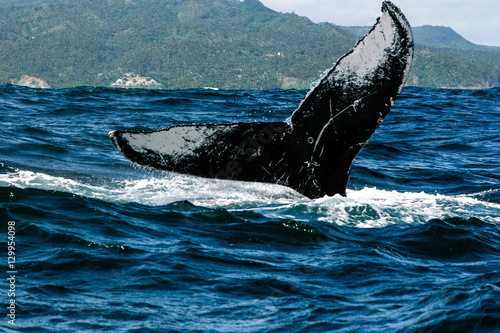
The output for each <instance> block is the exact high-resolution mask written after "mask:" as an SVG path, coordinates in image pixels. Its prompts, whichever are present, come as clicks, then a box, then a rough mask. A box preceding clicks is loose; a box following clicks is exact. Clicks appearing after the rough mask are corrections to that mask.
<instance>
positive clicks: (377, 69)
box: [109, 1, 413, 198]
mask: <svg viewBox="0 0 500 333" xmlns="http://www.w3.org/2000/svg"><path fill="white" fill-rule="evenodd" d="M412 61H413V37H412V33H411V28H410V25H409V23H408V21H407V20H406V18H405V17H404V15H403V14H402V13H401V11H400V10H399V9H398V8H397V7H396V6H394V5H393V4H392V3H391V2H389V1H384V2H383V3H382V14H381V16H380V17H379V18H378V20H377V22H376V23H375V25H374V26H373V28H372V29H371V30H370V32H369V33H368V34H367V35H366V36H365V37H363V38H362V39H361V40H360V41H359V42H358V43H357V44H356V46H355V47H354V49H353V50H351V51H350V52H348V53H346V54H345V55H344V56H342V57H341V58H340V59H339V60H338V61H337V63H336V64H335V65H334V66H333V67H332V68H330V69H329V70H327V71H326V72H325V74H324V75H323V77H322V78H321V79H320V80H319V81H318V83H317V84H316V85H315V87H314V88H312V89H311V90H310V91H309V93H308V94H307V96H306V97H305V99H304V100H303V101H302V103H301V104H300V106H299V107H298V109H297V110H295V111H294V112H293V114H292V115H291V116H290V118H288V119H287V121H286V122H253V123H234V124H201V125H183V126H172V127H169V128H166V129H161V130H157V131H143V132H135V131H120V130H117V131H113V132H110V134H109V136H110V138H111V140H112V142H113V144H114V145H115V147H116V148H117V149H118V151H119V152H120V153H121V154H123V156H125V157H126V158H128V159H130V160H131V161H133V162H135V163H138V164H141V165H145V166H148V167H152V168H155V169H160V170H166V171H171V172H177V173H183V174H190V175H195V176H200V177H208V178H223V179H232V180H240V181H251V182H265V183H276V184H281V185H285V186H288V187H291V188H293V189H295V190H296V191H298V192H300V193H302V194H303V195H305V196H308V197H310V198H318V197H322V196H325V195H328V196H333V195H335V194H341V195H345V193H346V187H347V183H348V180H349V174H350V169H351V164H352V161H353V160H354V158H355V157H356V155H357V154H358V153H359V151H360V150H361V149H362V148H363V146H364V145H365V144H366V142H367V141H368V139H369V138H370V137H371V136H372V135H373V133H374V132H375V130H376V129H377V128H378V127H379V125H380V124H381V123H382V121H383V120H384V118H385V117H386V115H387V114H388V113H389V111H390V109H391V107H392V105H393V104H394V101H395V100H396V97H397V96H398V94H399V93H400V91H401V89H402V88H403V86H404V83H405V81H406V78H407V77H408V73H409V71H410V67H411V64H412Z"/></svg>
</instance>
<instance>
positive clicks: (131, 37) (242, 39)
mask: <svg viewBox="0 0 500 333" xmlns="http://www.w3.org/2000/svg"><path fill="white" fill-rule="evenodd" d="M0 31H1V34H0V50H1V52H0V82H2V83H13V84H17V83H19V81H20V80H21V78H22V77H23V76H25V75H28V76H30V77H35V78H40V79H43V80H44V81H46V82H47V83H48V84H50V86H52V87H69V86H80V85H90V86H110V85H112V84H115V85H116V83H117V80H118V79H122V81H121V82H125V81H127V80H128V81H129V82H135V83H137V82H143V83H144V82H147V83H148V84H149V85H148V86H149V87H162V88H197V87H205V86H210V87H218V88H225V89H272V88H308V87H309V84H310V82H312V81H315V80H317V79H318V78H319V76H320V75H321V73H322V72H323V71H324V70H325V69H327V68H329V67H331V66H332V65H333V63H334V62H335V61H336V59H337V58H338V57H339V56H341V55H342V54H343V53H345V52H347V51H348V50H350V49H351V48H352V47H353V46H354V45H355V43H356V41H357V39H358V37H357V36H356V34H355V33H354V32H352V31H350V32H348V31H346V30H345V29H343V28H342V27H339V26H335V25H332V24H326V23H322V24H315V23H312V22H311V21H310V20H308V19H307V18H304V17H299V16H297V15H295V14H283V13H277V12H274V11H272V10H271V9H269V8H267V7H265V6H264V5H263V4H262V3H260V2H259V1H258V0H245V1H239V0H0ZM417 44H418V40H417ZM472 45H473V44H472ZM499 50H500V49H499V48H487V49H483V48H479V49H475V48H471V49H451V48H443V45H435V46H418V47H417V56H416V60H415V65H414V68H413V71H412V73H411V77H410V79H409V82H408V83H409V84H410V85H420V86H428V87H471V88H480V87H490V86H498V85H500V64H499V62H498V59H499V56H500V51H499ZM25 78H26V77H25ZM140 79H142V81H141V80H140Z"/></svg>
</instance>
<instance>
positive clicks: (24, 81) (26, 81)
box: [17, 75, 50, 89]
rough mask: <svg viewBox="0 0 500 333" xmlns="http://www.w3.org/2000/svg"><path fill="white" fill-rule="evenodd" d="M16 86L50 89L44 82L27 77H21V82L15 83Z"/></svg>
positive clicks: (36, 78)
mask: <svg viewBox="0 0 500 333" xmlns="http://www.w3.org/2000/svg"><path fill="white" fill-rule="evenodd" d="M17 85H18V86H24V87H30V88H44V89H48V88H50V84H48V83H47V82H46V81H45V80H43V79H40V78H38V77H33V76H29V75H23V77H21V80H19V82H17Z"/></svg>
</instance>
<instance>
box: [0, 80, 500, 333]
mask: <svg viewBox="0 0 500 333" xmlns="http://www.w3.org/2000/svg"><path fill="white" fill-rule="evenodd" d="M305 93H306V92H305V91H295V90H272V91H214V90H201V89H200V90H176V91H175V90H174V91H151V90H134V89H130V90H120V89H107V88H90V87H80V88H72V89H60V90H56V89H49V90H37V89H29V88H25V87H18V86H11V85H3V86H0V120H1V124H2V128H1V130H0V142H1V143H2V144H1V145H0V221H1V225H2V234H1V235H3V236H0V243H1V246H2V248H3V249H4V251H5V252H4V256H3V257H2V258H3V259H2V260H3V261H4V263H3V264H2V267H4V273H3V274H4V277H5V278H4V282H5V283H4V284H3V287H2V290H0V293H1V294H2V304H3V305H4V306H3V309H4V310H3V311H4V316H3V319H2V321H1V324H0V329H2V330H3V331H12V332H498V331H500V227H499V226H500V154H499V152H500V89H498V88H497V89H490V90H477V91H470V90H440V89H423V88H405V89H404V90H403V92H402V94H401V95H400V97H399V99H398V100H397V102H396V105H395V106H394V108H393V110H392V111H391V113H390V114H389V116H388V117H387V118H386V120H385V121H384V123H383V124H382V126H381V127H380V128H379V130H378V131H377V132H376V133H375V135H374V136H373V137H372V139H371V140H370V141H369V143H368V145H367V146H366V147H365V148H364V149H363V150H362V152H361V153H360V155H359V156H358V157H357V158H356V160H355V163H354V165H353V168H352V172H351V181H350V184H349V188H348V191H347V198H344V197H340V196H335V197H324V198H320V199H316V200H310V199H308V198H305V197H303V196H301V195H300V194H298V193H296V192H294V191H293V190H291V189H288V188H286V187H282V186H278V185H271V184H256V183H242V182H231V181H224V180H210V179H201V178H196V177H190V176H185V175H178V174H172V173H163V172H158V171H152V170H148V169H145V168H142V167H138V166H135V165H133V164H132V163H131V162H129V161H127V160H126V159H124V158H123V157H122V156H121V155H120V154H119V153H118V152H117V151H116V150H115V148H114V147H113V146H112V144H111V142H110V140H109V138H108V136H107V133H108V132H109V131H111V130H115V129H135V130H140V129H160V128H164V127H168V126H171V125H175V124H186V123H208V122H211V123H213V122H216V123H231V122H236V121H266V120H269V121H274V120H284V119H286V118H287V117H288V116H289V115H290V114H291V112H292V111H293V110H294V109H295V108H296V107H297V106H298V104H299V103H300V101H301V99H302V98H303V97H304V95H305ZM9 226H11V227H13V228H11V229H9ZM9 230H10V231H11V233H10V234H9ZM12 232H15V249H13V251H12V252H13V253H11V254H9V255H8V256H11V255H13V256H15V264H14V266H15V267H10V268H9V267H8V259H7V251H6V249H7V248H8V242H10V241H11V240H9V238H8V236H9V235H13V233H12ZM12 269H15V271H16V273H15V284H14V289H15V295H10V293H9V290H10V289H9V288H12V285H10V284H9V283H10V282H9V280H8V278H9V277H10V275H11V273H8V272H10V271H11V270H12ZM12 300H14V301H15V306H16V307H15V310H14V313H15V321H14V322H9V320H12V319H11V318H9V316H8V315H9V313H10V314H12V312H10V310H9V309H8V308H7V306H9V304H10V302H12ZM12 323H15V325H12Z"/></svg>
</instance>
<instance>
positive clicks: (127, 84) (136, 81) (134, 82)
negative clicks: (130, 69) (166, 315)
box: [111, 74, 161, 88]
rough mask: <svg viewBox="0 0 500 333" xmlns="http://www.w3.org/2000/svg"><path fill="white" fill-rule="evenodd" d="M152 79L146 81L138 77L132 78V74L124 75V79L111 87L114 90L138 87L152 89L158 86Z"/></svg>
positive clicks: (144, 78)
mask: <svg viewBox="0 0 500 333" xmlns="http://www.w3.org/2000/svg"><path fill="white" fill-rule="evenodd" d="M160 85H161V84H160V83H158V82H157V81H156V80H154V79H148V78H146V77H142V76H139V75H136V76H133V75H132V74H126V77H124V78H121V79H118V80H116V82H115V83H113V84H112V85H111V86H112V87H115V88H140V87H152V86H160Z"/></svg>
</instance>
